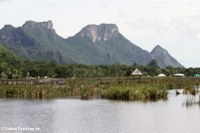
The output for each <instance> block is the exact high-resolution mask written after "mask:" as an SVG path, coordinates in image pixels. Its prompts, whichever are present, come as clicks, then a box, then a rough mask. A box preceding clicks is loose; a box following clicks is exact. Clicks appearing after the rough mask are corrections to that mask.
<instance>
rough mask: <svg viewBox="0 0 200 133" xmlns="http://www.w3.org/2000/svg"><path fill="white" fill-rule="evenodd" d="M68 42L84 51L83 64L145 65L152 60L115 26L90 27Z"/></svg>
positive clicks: (146, 52)
mask: <svg viewBox="0 0 200 133" xmlns="http://www.w3.org/2000/svg"><path fill="white" fill-rule="evenodd" d="M66 41H67V44H69V45H72V46H74V47H75V48H76V49H79V51H82V52H81V53H79V57H82V58H83V60H81V59H80V60H79V62H81V63H84V62H85V63H86V64H116V63H119V64H128V65H132V64H134V63H137V64H141V65H145V64H147V63H148V62H149V61H150V60H151V55H150V53H149V52H148V51H146V50H143V49H141V48H140V47H138V46H136V45H135V44H133V43H131V42H130V41H129V40H128V39H126V38H125V37H124V36H123V35H122V34H121V33H120V32H119V30H118V27H117V26H116V25H115V24H100V25H88V26H86V27H84V28H83V29H82V30H81V31H80V32H78V33H77V34H76V35H75V36H73V37H70V38H68V39H67V40H66ZM85 63H84V64H85Z"/></svg>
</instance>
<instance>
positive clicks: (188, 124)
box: [0, 90, 200, 133]
mask: <svg viewBox="0 0 200 133" xmlns="http://www.w3.org/2000/svg"><path fill="white" fill-rule="evenodd" d="M185 99H186V96H184V95H178V96H176V94H175V90H173V91H169V95H168V100H167V101H158V102H138V101H137V102H123V101H111V100H101V99H96V100H88V101H84V100H78V99H64V100H63V99H62V100H60V99H57V100H49V101H41V100H5V99H1V100H0V118H1V119H0V127H32V128H36V127H38V128H40V132H42V133H47V132H48V133H66V132H70V133H79V132H80V133H82V132H84V133H85V132H87V133H88V132H95V133H104V132H108V133H110V132H115V133H117V132H120V133H121V132H125V133H133V132H134V133H147V132H148V133H179V132H180V133H199V132H200V126H199V124H200V108H199V106H198V105H194V106H190V107H186V106H183V105H182V103H183V101H184V100H185ZM0 132H1V131H0Z"/></svg>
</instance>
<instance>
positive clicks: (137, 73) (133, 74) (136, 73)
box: [131, 68, 143, 78]
mask: <svg viewBox="0 0 200 133" xmlns="http://www.w3.org/2000/svg"><path fill="white" fill-rule="evenodd" d="M142 75H143V74H142V73H141V72H140V71H139V70H138V69H137V68H136V69H135V70H134V71H133V72H132V73H131V76H133V77H139V78H141V77H142Z"/></svg>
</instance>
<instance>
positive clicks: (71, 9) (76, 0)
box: [0, 0, 200, 67]
mask: <svg viewBox="0 0 200 133" xmlns="http://www.w3.org/2000/svg"><path fill="white" fill-rule="evenodd" d="M0 18H1V21H0V28H2V27H3V26H4V25H5V24H11V25H13V26H15V27H18V26H21V25H22V24H24V22H25V21H27V20H33V21H37V22H40V21H47V20H52V21H53V24H54V29H55V30H56V32H57V33H58V34H59V35H61V36H62V37H64V38H67V37H69V36H73V35H74V34H76V33H77V32H78V31H79V30H81V29H82V28H83V27H84V26H86V25H87V24H100V23H115V24H117V25H118V28H119V30H120V32H121V33H122V34H123V35H124V36H125V37H127V39H129V40H130V41H131V42H133V43H134V44H136V45H138V46H140V47H141V48H143V49H146V50H148V51H151V50H152V49H153V47H154V46H156V45H158V44H159V45H161V46H162V47H163V48H165V49H167V50H168V52H169V53H170V54H171V55H173V56H174V57H175V58H176V59H177V60H178V61H179V62H180V63H181V64H183V65H184V66H185V67H200V52H199V50H200V1H198V0H0Z"/></svg>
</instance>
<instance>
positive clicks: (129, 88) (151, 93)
mask: <svg viewBox="0 0 200 133" xmlns="http://www.w3.org/2000/svg"><path fill="white" fill-rule="evenodd" d="M199 85H200V79H195V78H172V77H171V78H142V79H141V80H139V79H133V78H129V77H123V78H92V79H87V78H84V79H66V81H65V84H64V85H54V84H42V85H39V84H35V85H28V84H24V85H8V84H1V85H0V97H1V98H24V99H53V98H67V97H75V96H79V97H80V98H81V99H92V98H95V97H102V98H107V99H114V100H158V99H167V90H168V89H177V88H180V89H181V88H182V89H184V88H194V87H196V86H199Z"/></svg>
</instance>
